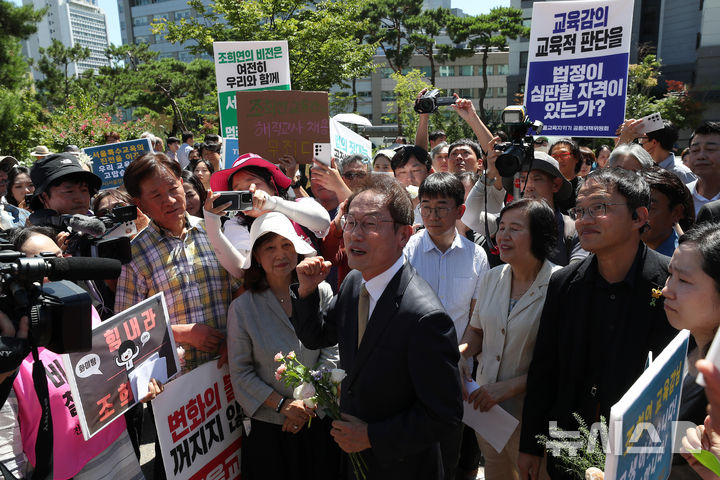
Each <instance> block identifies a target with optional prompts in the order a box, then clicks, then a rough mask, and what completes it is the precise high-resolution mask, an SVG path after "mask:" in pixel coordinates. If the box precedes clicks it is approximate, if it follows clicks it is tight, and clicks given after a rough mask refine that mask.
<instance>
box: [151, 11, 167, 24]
mask: <svg viewBox="0 0 720 480" xmlns="http://www.w3.org/2000/svg"><path fill="white" fill-rule="evenodd" d="M161 20H165V21H168V20H170V14H169V13H160V14H158V15H153V23H159V22H160V21H161Z"/></svg>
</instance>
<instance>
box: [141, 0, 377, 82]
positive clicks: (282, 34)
mask: <svg viewBox="0 0 720 480" xmlns="http://www.w3.org/2000/svg"><path fill="white" fill-rule="evenodd" d="M188 4H189V5H190V6H191V7H192V9H193V13H194V15H193V18H190V19H182V20H180V22H168V21H167V20H161V21H160V22H159V23H155V24H153V32H154V33H155V34H162V33H164V32H167V34H166V38H167V39H168V40H169V41H170V42H173V43H176V42H187V46H188V48H189V49H190V50H191V51H193V52H195V53H200V52H205V53H208V54H210V55H212V43H213V42H219V41H231V40H238V39H242V40H244V41H260V40H287V42H288V48H289V51H290V76H291V82H292V87H293V89H294V90H319V91H320V90H323V91H324V90H329V89H330V87H331V86H333V85H336V84H339V83H341V82H342V81H344V80H349V79H351V78H356V77H361V76H364V75H367V74H368V73H369V72H370V71H371V70H372V68H373V64H372V56H373V53H374V51H375V47H374V46H373V45H366V44H362V42H361V40H360V39H361V38H362V35H361V32H363V31H364V30H365V29H366V28H368V20H367V19H365V18H362V17H361V15H360V0H322V1H310V2H307V1H304V0H247V1H242V2H238V1H237V0H214V1H213V2H211V5H210V6H209V7H207V6H204V5H203V4H202V2H201V1H200V0H190V1H189V2H188ZM223 19H224V20H225V21H223ZM193 41H194V42H197V45H193Z"/></svg>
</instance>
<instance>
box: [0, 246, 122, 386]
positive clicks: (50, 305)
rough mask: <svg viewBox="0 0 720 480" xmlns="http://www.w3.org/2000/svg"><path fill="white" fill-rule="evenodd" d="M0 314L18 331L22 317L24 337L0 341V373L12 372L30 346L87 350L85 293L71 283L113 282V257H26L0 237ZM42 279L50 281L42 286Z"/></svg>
mask: <svg viewBox="0 0 720 480" xmlns="http://www.w3.org/2000/svg"><path fill="white" fill-rule="evenodd" d="M0 242H3V243H1V244H0V311H2V312H4V313H5V314H6V315H7V316H8V317H9V318H10V320H11V321H12V322H13V324H14V325H15V329H16V330H17V329H18V326H19V324H20V319H21V318H22V317H23V316H25V315H27V317H28V319H29V321H30V330H29V335H28V338H27V339H19V338H15V337H0V372H7V371H12V370H14V369H15V368H17V366H18V365H19V364H20V362H22V360H23V359H24V358H25V357H26V356H27V354H28V353H29V352H30V350H31V349H32V348H34V347H46V348H47V349H49V350H52V351H53V352H55V353H68V352H85V351H88V350H90V348H91V346H92V342H91V333H92V328H91V327H92V316H91V310H90V307H91V298H90V295H89V294H88V293H87V292H86V291H85V290H83V289H82V288H80V287H79V286H77V285H76V284H74V283H73V282H72V281H71V280H102V279H109V278H117V277H118V276H119V275H120V268H121V264H120V262H119V261H117V260H115V259H104V258H80V257H76V258H63V257H55V256H45V257H32V258H26V257H25V255H24V254H23V253H20V252H17V251H13V250H8V249H7V248H8V247H10V248H12V247H11V245H10V244H8V243H7V242H5V241H4V239H0ZM45 277H47V278H48V279H49V280H51V281H50V282H48V283H43V281H44V279H45Z"/></svg>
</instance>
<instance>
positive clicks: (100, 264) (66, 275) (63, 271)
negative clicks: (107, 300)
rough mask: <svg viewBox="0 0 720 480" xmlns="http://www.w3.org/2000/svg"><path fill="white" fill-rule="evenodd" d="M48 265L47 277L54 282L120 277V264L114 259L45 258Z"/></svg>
mask: <svg viewBox="0 0 720 480" xmlns="http://www.w3.org/2000/svg"><path fill="white" fill-rule="evenodd" d="M44 260H45V262H47V264H49V265H50V271H49V272H47V277H48V279H50V280H51V281H56V280H109V279H113V278H118V277H119V276H120V269H121V268H122V264H121V263H120V260H116V259H114V258H87V257H66V258H63V257H56V258H45V259H44Z"/></svg>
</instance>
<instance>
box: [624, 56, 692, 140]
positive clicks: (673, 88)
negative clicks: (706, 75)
mask: <svg viewBox="0 0 720 480" xmlns="http://www.w3.org/2000/svg"><path fill="white" fill-rule="evenodd" d="M660 67H661V64H660V62H659V61H658V60H657V58H656V57H655V55H652V54H647V55H645V56H644V57H642V59H641V60H640V62H639V63H637V64H633V65H630V68H629V74H628V87H627V103H626V107H625V118H642V117H644V116H645V115H650V114H651V113H655V112H657V113H660V115H661V116H662V118H663V119H665V120H670V121H671V122H673V123H674V124H675V125H677V126H678V127H679V128H693V127H695V126H696V125H697V124H698V123H699V122H700V118H701V113H702V110H703V108H702V105H701V104H699V103H698V102H696V101H695V100H693V99H692V97H690V95H689V94H688V90H687V86H686V85H685V84H684V83H683V82H679V81H676V80H665V81H664V83H665V88H663V87H662V86H661V82H660V81H659V77H660V73H661V72H660Z"/></svg>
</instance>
